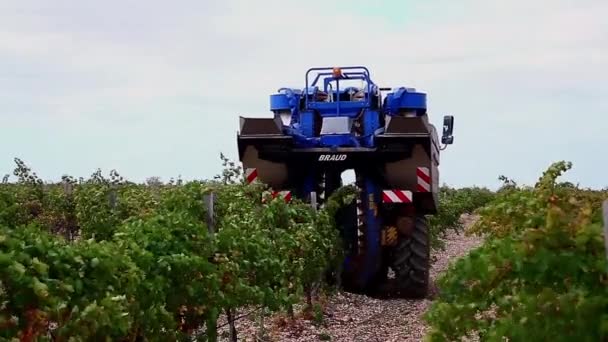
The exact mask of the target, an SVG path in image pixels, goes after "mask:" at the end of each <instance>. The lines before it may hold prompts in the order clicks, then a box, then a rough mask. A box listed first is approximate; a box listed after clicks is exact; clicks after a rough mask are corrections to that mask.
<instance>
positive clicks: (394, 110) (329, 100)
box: [270, 66, 426, 284]
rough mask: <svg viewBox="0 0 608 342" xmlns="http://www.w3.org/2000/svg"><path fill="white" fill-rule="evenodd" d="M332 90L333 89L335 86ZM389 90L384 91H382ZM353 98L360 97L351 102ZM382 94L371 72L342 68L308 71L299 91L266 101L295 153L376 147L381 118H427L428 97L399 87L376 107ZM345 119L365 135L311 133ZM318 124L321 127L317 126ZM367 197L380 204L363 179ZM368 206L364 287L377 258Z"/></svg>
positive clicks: (377, 223)
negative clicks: (282, 117) (283, 117)
mask: <svg viewBox="0 0 608 342" xmlns="http://www.w3.org/2000/svg"><path fill="white" fill-rule="evenodd" d="M352 81H359V82H361V83H363V86H361V87H353V86H343V87H341V85H342V83H345V82H352ZM334 84H335V86H333V85H334ZM383 90H387V89H383ZM354 95H359V96H358V97H356V98H355V97H354ZM380 99H382V96H381V89H380V87H379V86H378V85H376V84H375V83H374V82H373V80H372V79H371V77H370V72H369V70H368V69H367V68H366V67H363V66H352V67H342V68H311V69H309V70H308V71H307V72H306V80H305V87H304V88H303V89H292V88H281V89H279V91H278V93H277V94H273V95H271V96H270V110H271V111H273V112H274V113H275V114H276V115H279V114H280V113H284V114H288V115H289V123H288V124H284V125H283V132H284V133H285V134H287V135H291V136H292V137H293V138H294V141H295V145H296V146H297V147H299V148H311V147H330V148H339V147H363V148H373V147H375V139H374V138H375V137H376V136H378V135H379V134H382V133H384V127H383V125H382V123H381V116H382V115H387V116H393V115H397V114H398V113H400V112H403V111H410V112H411V113H412V115H417V116H420V115H424V114H426V94H424V93H420V92H416V90H415V89H412V88H406V87H400V88H397V89H394V90H393V91H392V92H390V93H388V94H387V95H386V96H385V98H384V101H382V103H380ZM340 117H341V118H348V119H352V120H354V119H356V118H359V119H360V120H362V122H363V124H362V127H363V131H362V132H361V134H360V135H354V134H352V132H351V129H350V127H348V128H349V129H348V132H347V133H330V134H323V132H321V133H317V132H315V127H316V126H317V125H319V124H320V123H319V122H318V121H319V120H321V121H323V120H325V119H327V118H340ZM321 124H322V123H321ZM303 187H306V189H304V190H303V192H305V193H306V192H308V191H309V190H310V189H311V183H310V182H305V184H303ZM362 191H363V193H364V195H365V197H367V196H368V195H373V196H374V198H376V199H380V198H381V188H380V187H379V186H378V184H376V182H374V181H373V180H371V179H369V178H368V179H365V181H364V187H363V189H362ZM375 210H376V209H375V208H374V207H373V205H372V206H369V205H368V206H367V207H366V212H365V213H364V215H365V220H366V237H365V238H366V240H367V241H366V246H367V248H366V253H365V259H364V260H363V264H364V266H363V267H360V266H359V267H360V269H362V270H363V272H360V273H359V274H358V278H359V279H358V281H359V283H360V284H364V283H366V282H368V281H370V279H371V278H372V277H373V276H374V272H375V270H376V267H375V266H374V264H375V263H377V260H379V258H380V253H381V251H380V249H381V246H380V242H379V241H380V230H381V226H382V222H381V218H380V217H378V216H377V215H376V213H375ZM352 267H354V266H353V263H352V261H351V259H350V258H346V260H345V262H344V269H345V270H349V269H350V268H352Z"/></svg>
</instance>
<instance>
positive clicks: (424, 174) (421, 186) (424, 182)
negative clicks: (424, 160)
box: [416, 167, 431, 192]
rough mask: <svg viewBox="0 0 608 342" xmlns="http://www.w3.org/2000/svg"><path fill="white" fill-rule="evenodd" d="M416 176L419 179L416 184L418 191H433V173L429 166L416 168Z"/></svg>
mask: <svg viewBox="0 0 608 342" xmlns="http://www.w3.org/2000/svg"><path fill="white" fill-rule="evenodd" d="M416 178H417V179H418V184H417V185H416V190H417V191H418V192H430V191H431V173H430V172H429V168H428V167H418V168H416Z"/></svg>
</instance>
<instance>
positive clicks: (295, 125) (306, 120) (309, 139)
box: [270, 66, 426, 147]
mask: <svg viewBox="0 0 608 342" xmlns="http://www.w3.org/2000/svg"><path fill="white" fill-rule="evenodd" d="M338 69H340V75H339V76H338V77H336V75H335V74H334V68H333V67H316V68H310V69H308V70H307V71H306V75H305V88H304V89H302V90H300V89H292V88H281V89H279V90H278V93H277V94H273V95H271V96H270V110H271V111H273V112H275V113H278V112H279V111H286V110H289V111H291V122H290V124H289V125H287V126H284V127H283V130H284V133H285V134H288V135H291V136H293V137H294V140H295V142H296V145H297V146H299V147H316V146H329V147H340V146H342V147H346V146H349V147H360V146H362V147H374V140H375V139H374V138H375V136H376V135H378V134H380V133H382V132H383V128H382V127H381V126H380V121H381V117H382V116H393V115H397V114H399V113H400V112H401V111H407V112H413V113H415V115H423V114H424V113H426V94H424V93H421V92H417V91H416V90H415V89H411V88H405V87H400V88H397V89H395V90H394V91H393V92H390V93H388V94H387V95H386V97H385V98H384V103H383V104H382V106H381V108H379V109H378V110H372V109H371V108H372V97H373V95H374V94H376V93H377V94H378V96H380V91H379V88H378V86H377V85H376V84H375V83H374V82H373V81H372V79H371V76H370V72H369V69H367V67H364V66H346V67H339V68H338ZM341 80H362V81H364V82H366V83H367V86H366V89H363V90H364V92H365V98H364V99H363V101H344V100H341V99H340V95H341V94H343V93H344V92H346V91H348V89H349V88H351V87H345V88H344V89H341V88H340V81H341ZM334 81H335V82H336V89H331V91H329V89H328V88H330V83H331V82H334ZM321 83H322V89H323V91H324V92H325V93H327V95H328V96H331V97H333V98H334V100H333V101H331V102H321V101H315V99H314V96H315V95H316V93H317V91H319V87H320V84H321ZM361 111H363V126H364V133H363V136H361V137H355V136H353V135H351V134H330V135H323V136H320V137H315V136H314V127H315V124H316V123H315V120H316V119H315V115H316V114H318V115H320V116H321V117H339V116H346V117H350V118H355V117H357V116H359V115H360V114H361ZM315 113H316V114H315Z"/></svg>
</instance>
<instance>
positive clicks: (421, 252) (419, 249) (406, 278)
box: [389, 216, 431, 298]
mask: <svg viewBox="0 0 608 342" xmlns="http://www.w3.org/2000/svg"><path fill="white" fill-rule="evenodd" d="M430 251H431V250H430V241H429V231H428V224H427V220H426V218H425V217H424V216H418V217H416V220H415V225H414V230H413V231H412V234H411V236H410V237H403V236H401V237H400V238H399V241H398V242H397V245H396V246H395V247H394V249H393V252H392V253H391V254H392V255H391V258H390V259H391V260H390V261H389V262H390V267H391V269H392V270H393V271H394V272H395V282H394V286H393V289H392V290H393V291H392V292H395V294H396V295H397V296H405V297H411V298H424V297H426V296H427V294H428V292H429V291H428V290H429V269H430V259H431V255H430Z"/></svg>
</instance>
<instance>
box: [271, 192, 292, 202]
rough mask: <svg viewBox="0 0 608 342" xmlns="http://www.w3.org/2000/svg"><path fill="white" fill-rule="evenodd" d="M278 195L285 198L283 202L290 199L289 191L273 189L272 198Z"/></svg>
mask: <svg viewBox="0 0 608 342" xmlns="http://www.w3.org/2000/svg"><path fill="white" fill-rule="evenodd" d="M277 197H280V198H282V199H284V200H285V202H289V201H291V191H273V192H272V198H277Z"/></svg>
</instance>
